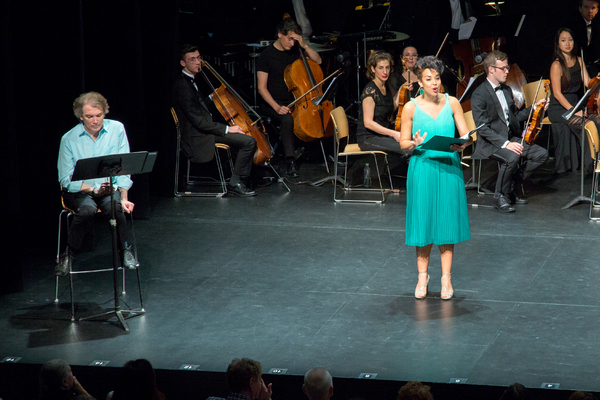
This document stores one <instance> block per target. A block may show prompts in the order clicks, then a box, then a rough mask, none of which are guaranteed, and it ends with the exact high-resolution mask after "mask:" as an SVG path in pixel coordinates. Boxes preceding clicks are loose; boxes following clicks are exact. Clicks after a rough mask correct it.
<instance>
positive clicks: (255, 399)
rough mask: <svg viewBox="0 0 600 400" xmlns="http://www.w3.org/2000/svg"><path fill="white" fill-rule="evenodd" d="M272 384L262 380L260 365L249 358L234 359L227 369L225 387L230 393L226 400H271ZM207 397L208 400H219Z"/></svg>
mask: <svg viewBox="0 0 600 400" xmlns="http://www.w3.org/2000/svg"><path fill="white" fill-rule="evenodd" d="M272 385H273V384H272V383H269V385H268V386H266V385H265V382H264V381H263V379H262V365H261V364H260V363H259V362H258V361H254V360H251V359H249V358H242V359H239V358H236V359H234V360H233V361H231V363H230V364H229V366H228V367H227V386H229V391H230V392H231V393H230V394H229V395H228V396H227V400H271V394H272V393H273V389H272ZM219 399H220V398H219V397H209V398H208V400H219Z"/></svg>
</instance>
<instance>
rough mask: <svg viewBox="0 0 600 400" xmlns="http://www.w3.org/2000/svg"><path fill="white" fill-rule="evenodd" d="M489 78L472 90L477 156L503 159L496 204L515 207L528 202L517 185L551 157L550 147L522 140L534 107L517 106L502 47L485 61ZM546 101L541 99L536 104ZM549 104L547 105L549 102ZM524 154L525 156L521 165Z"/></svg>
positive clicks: (501, 208) (502, 207) (500, 207)
mask: <svg viewBox="0 0 600 400" xmlns="http://www.w3.org/2000/svg"><path fill="white" fill-rule="evenodd" d="M483 66H484V68H485V72H486V74H487V79H486V80H485V81H484V82H483V83H482V84H481V85H479V86H478V87H477V89H475V91H473V95H472V96H471V109H472V111H473V119H474V120H475V125H476V126H480V125H482V124H483V126H482V127H481V128H480V129H479V130H478V132H477V135H478V136H477V145H476V147H475V152H474V156H479V157H481V158H490V159H492V160H496V161H499V162H500V169H499V171H498V180H497V181H496V191H495V193H494V207H496V209H498V210H499V211H503V212H512V211H515V209H514V207H513V205H514V204H527V199H525V198H524V197H519V196H517V193H516V190H515V187H516V184H517V183H521V182H522V181H523V180H525V179H526V178H527V177H528V176H529V175H531V173H532V172H533V171H534V170H535V169H536V168H537V167H539V166H540V165H542V164H543V163H544V162H546V160H547V159H548V151H547V150H546V149H544V148H543V147H541V146H538V145H536V144H533V145H529V144H527V143H525V142H523V144H521V138H522V133H523V132H522V129H521V126H520V124H521V122H524V121H526V120H527V118H528V116H529V112H530V110H531V107H527V108H524V109H523V110H520V111H519V110H518V109H517V106H516V105H515V102H514V99H513V95H512V90H511V89H510V87H509V86H507V85H505V82H506V79H507V78H508V72H509V70H510V67H509V65H508V57H507V56H506V54H504V53H502V52H501V51H497V50H495V51H492V52H490V53H489V54H488V55H487V57H486V58H485V60H484V62H483ZM544 102H546V100H545V99H542V100H540V101H538V102H537V103H536V104H535V107H537V106H538V105H540V104H542V103H544ZM546 107H547V106H546ZM521 158H523V159H525V160H526V162H525V166H524V168H520V167H521V164H520V162H519V161H520V160H521Z"/></svg>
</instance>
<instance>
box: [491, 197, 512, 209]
mask: <svg viewBox="0 0 600 400" xmlns="http://www.w3.org/2000/svg"><path fill="white" fill-rule="evenodd" d="M494 207H495V208H496V210H498V211H502V212H506V213H509V212H513V211H515V208H514V207H513V206H512V205H511V204H510V200H508V199H507V198H506V196H504V195H501V196H500V197H498V198H494Z"/></svg>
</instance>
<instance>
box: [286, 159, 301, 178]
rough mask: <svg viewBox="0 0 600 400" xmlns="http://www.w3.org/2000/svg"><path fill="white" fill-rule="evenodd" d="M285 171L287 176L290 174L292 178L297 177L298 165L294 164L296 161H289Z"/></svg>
mask: <svg viewBox="0 0 600 400" xmlns="http://www.w3.org/2000/svg"><path fill="white" fill-rule="evenodd" d="M286 173H287V174H288V176H291V177H292V178H297V177H298V167H297V166H296V163H294V162H293V161H292V162H290V164H289V165H288V168H287V172H286Z"/></svg>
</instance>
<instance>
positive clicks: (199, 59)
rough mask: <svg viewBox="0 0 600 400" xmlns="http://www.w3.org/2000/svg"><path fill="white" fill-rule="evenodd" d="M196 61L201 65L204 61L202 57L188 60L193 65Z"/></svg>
mask: <svg viewBox="0 0 600 400" xmlns="http://www.w3.org/2000/svg"><path fill="white" fill-rule="evenodd" d="M196 61H198V62H199V63H201V62H202V61H204V59H203V58H202V57H192V58H190V62H192V63H195V62H196Z"/></svg>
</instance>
